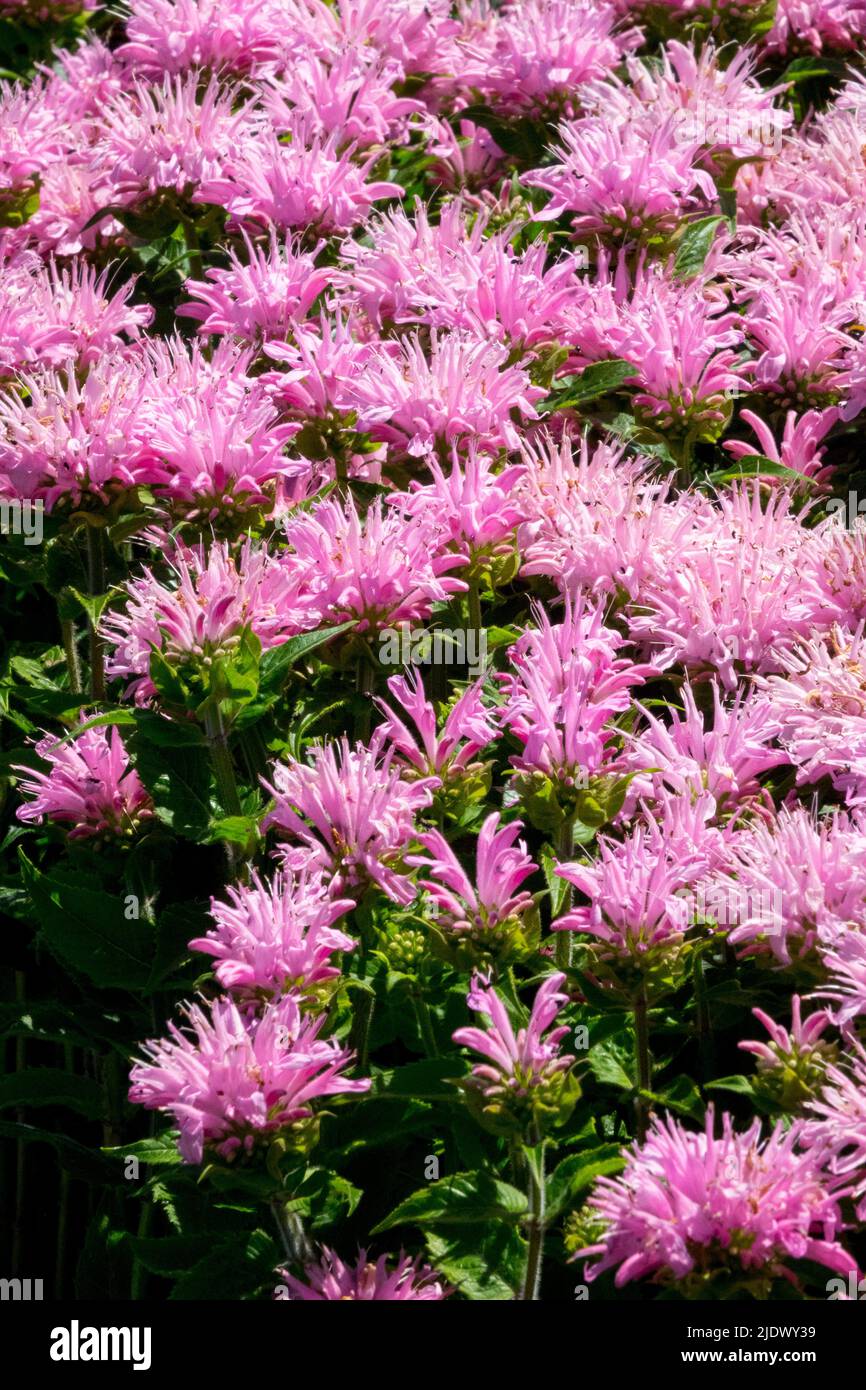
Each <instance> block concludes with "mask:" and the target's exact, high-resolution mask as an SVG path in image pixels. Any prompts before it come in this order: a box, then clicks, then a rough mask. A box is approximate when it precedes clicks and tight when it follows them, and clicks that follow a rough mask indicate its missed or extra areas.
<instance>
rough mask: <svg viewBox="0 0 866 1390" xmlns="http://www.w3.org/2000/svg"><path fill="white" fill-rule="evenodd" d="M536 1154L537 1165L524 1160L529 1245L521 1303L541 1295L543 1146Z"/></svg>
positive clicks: (528, 1159) (543, 1220) (531, 1161)
mask: <svg viewBox="0 0 866 1390" xmlns="http://www.w3.org/2000/svg"><path fill="white" fill-rule="evenodd" d="M537 1154H538V1162H537V1163H535V1162H533V1160H532V1159H531V1158H530V1157H529V1156H528V1155H527V1158H526V1166H527V1170H528V1172H529V1182H528V1186H527V1189H526V1196H527V1200H528V1202H529V1220H528V1222H527V1228H528V1234H529V1244H528V1248H527V1251H526V1273H525V1275H524V1279H523V1289H522V1292H521V1295H520V1298H521V1301H522V1302H529V1303H537V1302H538V1300H539V1297H540V1295H541V1264H542V1255H543V1252H544V1226H545V1207H544V1145H543V1144H540V1145H539V1146H538V1149H537Z"/></svg>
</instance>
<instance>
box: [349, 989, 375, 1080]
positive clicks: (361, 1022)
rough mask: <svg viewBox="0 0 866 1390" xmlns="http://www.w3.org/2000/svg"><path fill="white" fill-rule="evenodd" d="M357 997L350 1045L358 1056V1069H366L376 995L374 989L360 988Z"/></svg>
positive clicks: (356, 993) (356, 992)
mask: <svg viewBox="0 0 866 1390" xmlns="http://www.w3.org/2000/svg"><path fill="white" fill-rule="evenodd" d="M355 999H356V1001H357V1003H356V1005H355V1010H354V1018H353V1020H352V1029H351V1032H350V1034H349V1046H350V1047H351V1049H352V1051H353V1052H354V1053H355V1055H356V1057H357V1062H356V1064H355V1065H356V1067H357V1069H358V1070H359V1071H366V1070H367V1062H368V1060H369V1057H370V1026H371V1024H372V1022H373V1010H374V1009H375V1007H376V996H375V995H374V994H373V991H372V990H366V989H359V990H356V991H355Z"/></svg>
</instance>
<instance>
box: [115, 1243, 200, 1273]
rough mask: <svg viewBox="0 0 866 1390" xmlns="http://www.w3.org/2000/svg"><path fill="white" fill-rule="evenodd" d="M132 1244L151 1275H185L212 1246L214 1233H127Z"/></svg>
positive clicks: (135, 1253) (135, 1252)
mask: <svg viewBox="0 0 866 1390" xmlns="http://www.w3.org/2000/svg"><path fill="white" fill-rule="evenodd" d="M127 1240H128V1241H129V1247H130V1249H131V1250H132V1253H133V1255H134V1256H135V1258H136V1259H137V1260H138V1262H139V1264H140V1265H143V1266H144V1268H145V1269H146V1270H147V1271H148V1272H149V1273H150V1274H159V1275H162V1276H163V1277H165V1276H166V1275H180V1274H186V1273H187V1271H188V1270H189V1269H190V1267H191V1266H193V1265H196V1264H198V1263H199V1262H200V1261H201V1260H203V1259H204V1258H205V1257H206V1256H207V1255H208V1254H209V1253H210V1251H211V1250H212V1249H213V1244H214V1240H213V1236H209V1235H201V1236H162V1237H160V1238H158V1239H152V1238H150V1237H147V1236H132V1235H128V1236H127Z"/></svg>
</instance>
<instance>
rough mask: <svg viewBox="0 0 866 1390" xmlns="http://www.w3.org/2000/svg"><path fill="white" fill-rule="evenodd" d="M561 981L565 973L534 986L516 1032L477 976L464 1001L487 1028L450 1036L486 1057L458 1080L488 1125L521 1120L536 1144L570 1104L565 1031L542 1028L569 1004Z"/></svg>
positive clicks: (462, 1030)
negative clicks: (524, 1021)
mask: <svg viewBox="0 0 866 1390" xmlns="http://www.w3.org/2000/svg"><path fill="white" fill-rule="evenodd" d="M564 984H565V976H564V975H548V976H547V978H546V979H545V980H543V981H542V983H541V984H540V985H539V987H538V989H537V990H536V993H535V998H534V1000H533V1002H532V1011H531V1013H530V1015H529V1021H528V1023H527V1025H526V1027H524V1028H520V1029H519V1030H518V1032H517V1033H515V1031H514V1028H513V1026H512V1023H511V1019H510V1018H509V1016H508V1011H507V1009H506V1007H505V1005H504V1003H503V1002H502V999H501V998H500V996H499V995H498V994H497V992H496V990H495V989H492V988H491V987H490V985H489V984H488V982H487V981H486V980H485V979H484V978H483V977H482V976H480V975H476V976H475V977H474V978H473V980H472V987H471V989H470V991H469V993H468V995H467V996H466V1002H467V1004H468V1005H469V1007H470V1009H474V1010H475V1011H476V1013H480V1014H482V1015H483V1016H484V1017H485V1018H488V1019H489V1020H490V1026H489V1027H485V1028H458V1029H457V1030H456V1032H455V1033H454V1034H453V1038H454V1041H455V1042H456V1043H459V1044H460V1045H461V1046H462V1047H469V1048H471V1049H472V1051H473V1052H478V1053H480V1054H481V1056H482V1057H484V1058H486V1059H487V1060H486V1061H484V1062H482V1063H480V1064H478V1065H476V1066H474V1067H473V1068H472V1071H471V1073H470V1075H469V1077H468V1078H467V1079H466V1080H465V1081H464V1083H463V1087H464V1090H465V1091H466V1093H467V1097H468V1099H469V1100H470V1101H474V1102H475V1103H476V1104H477V1105H478V1106H479V1107H480V1110H481V1114H482V1116H483V1117H484V1118H485V1119H486V1120H487V1121H488V1123H490V1124H492V1125H493V1127H499V1125H500V1124H504V1123H506V1122H507V1120H508V1119H509V1118H514V1119H522V1120H523V1121H524V1122H525V1123H527V1124H528V1125H529V1126H530V1129H531V1130H532V1131H533V1134H534V1139H535V1142H537V1138H538V1131H539V1129H540V1128H542V1127H543V1126H544V1124H545V1121H546V1120H548V1119H551V1120H552V1122H553V1123H554V1124H555V1123H556V1119H557V1112H560V1113H561V1109H562V1108H564V1107H565V1106H566V1105H567V1103H568V1099H570V1100H571V1104H572V1105H573V1103H574V1098H573V1097H569V1096H568V1087H567V1082H568V1076H567V1073H568V1072H569V1071H570V1069H571V1066H572V1063H573V1062H574V1057H573V1056H570V1055H569V1054H568V1053H564V1052H563V1051H562V1050H561V1044H562V1041H563V1039H564V1038H565V1037H567V1035H568V1032H569V1029H568V1028H567V1027H566V1026H564V1025H561V1026H560V1027H558V1028H554V1029H553V1030H552V1031H551V1032H548V1031H547V1030H548V1029H549V1028H550V1026H551V1024H552V1023H553V1022H554V1020H555V1019H556V1016H557V1014H558V1013H559V1011H560V1010H561V1009H562V1007H563V1005H564V1004H567V1003H568V995H567V994H563V993H562V992H561V990H562V986H563V985H564ZM545 1033H547V1036H546V1037H545V1036H544V1035H545ZM533 1134H531V1135H530V1138H532V1137H533Z"/></svg>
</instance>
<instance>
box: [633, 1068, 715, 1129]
mask: <svg viewBox="0 0 866 1390" xmlns="http://www.w3.org/2000/svg"><path fill="white" fill-rule="evenodd" d="M644 1094H646V1095H648V1096H649V1097H650V1099H651V1100H652V1101H653V1102H654V1103H655V1104H656V1105H664V1106H666V1107H667V1109H668V1110H676V1111H677V1112H678V1114H680V1115H688V1117H689V1119H690V1120H698V1121H700V1120H703V1118H704V1114H705V1111H706V1106H705V1105H704V1101H703V1098H702V1096H701V1093H700V1091H699V1089H698V1087H697V1086H696V1085H695V1083H694V1081H692V1079H691V1077H690V1076H686V1075H685V1074H684V1073H681V1074H680V1075H679V1076H678V1077H676V1079H675V1080H674V1081H672V1082H671V1084H670V1086H666V1087H665V1089H664V1090H663V1091H658V1092H645V1093H644Z"/></svg>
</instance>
